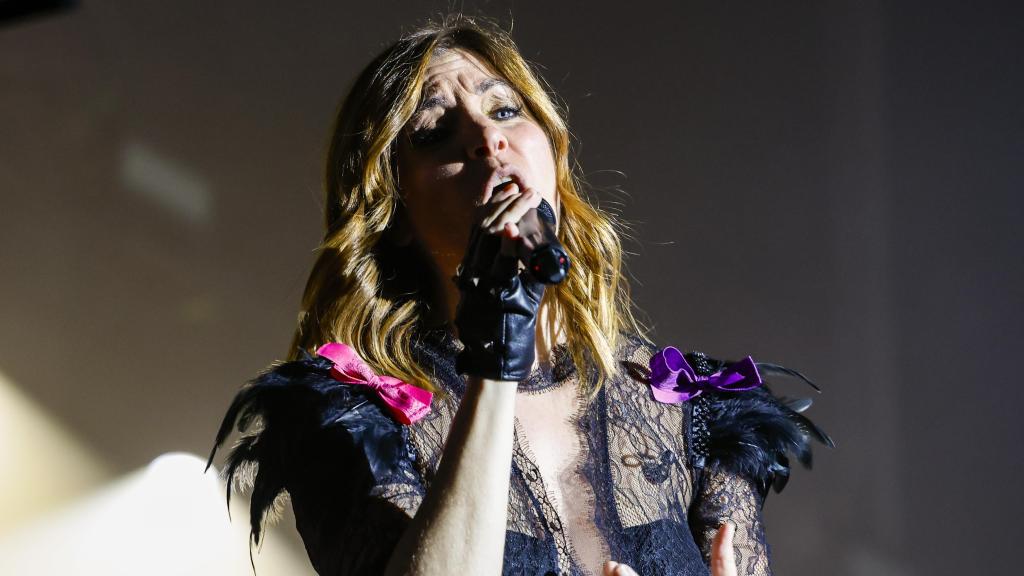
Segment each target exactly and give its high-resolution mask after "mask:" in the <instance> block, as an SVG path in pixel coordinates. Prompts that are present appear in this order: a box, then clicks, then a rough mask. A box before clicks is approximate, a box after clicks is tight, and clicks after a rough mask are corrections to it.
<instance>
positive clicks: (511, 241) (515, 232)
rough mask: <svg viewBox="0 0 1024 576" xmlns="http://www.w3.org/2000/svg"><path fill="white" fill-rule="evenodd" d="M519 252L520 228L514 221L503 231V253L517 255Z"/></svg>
mask: <svg viewBox="0 0 1024 576" xmlns="http://www.w3.org/2000/svg"><path fill="white" fill-rule="evenodd" d="M518 253H519V228H518V227H517V226H516V225H515V224H512V223H508V224H506V225H505V229H504V230H502V231H501V254H502V255H504V256H516V255H517V254H518Z"/></svg>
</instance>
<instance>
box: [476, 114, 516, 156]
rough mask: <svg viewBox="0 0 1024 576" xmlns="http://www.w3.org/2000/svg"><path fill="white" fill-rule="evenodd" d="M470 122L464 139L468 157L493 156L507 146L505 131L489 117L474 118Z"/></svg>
mask: <svg viewBox="0 0 1024 576" xmlns="http://www.w3.org/2000/svg"><path fill="white" fill-rule="evenodd" d="M470 124H471V126H470V130H469V132H470V133H469V135H468V137H467V140H466V153H467V154H468V155H469V157H470V158H473V159H479V158H489V157H494V156H497V155H498V154H500V153H501V152H502V151H503V150H505V149H506V148H508V138H507V137H506V136H505V133H504V132H503V131H502V130H501V129H500V128H498V127H497V126H495V125H494V124H493V123H492V122H490V121H489V119H474V120H473V121H472V122H470Z"/></svg>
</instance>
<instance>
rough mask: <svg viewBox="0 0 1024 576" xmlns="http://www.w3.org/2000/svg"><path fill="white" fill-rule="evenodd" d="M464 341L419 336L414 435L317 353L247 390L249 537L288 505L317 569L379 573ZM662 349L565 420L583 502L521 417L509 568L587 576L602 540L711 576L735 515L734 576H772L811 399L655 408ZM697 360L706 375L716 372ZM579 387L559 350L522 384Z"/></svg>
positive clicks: (430, 446)
mask: <svg viewBox="0 0 1024 576" xmlns="http://www.w3.org/2000/svg"><path fill="white" fill-rule="evenodd" d="M460 346H461V345H460V344H459V343H458V341H457V340H455V339H454V338H453V337H452V336H450V335H449V334H447V333H445V332H443V331H432V332H426V333H423V335H422V337H421V338H420V339H419V340H418V342H417V344H416V345H415V347H414V355H415V357H416V359H417V361H418V362H419V363H420V365H421V366H423V367H425V368H426V372H427V373H433V374H434V376H435V378H434V384H435V385H436V386H437V387H438V388H439V389H440V390H442V391H443V392H444V393H443V394H438V395H435V397H434V401H433V403H432V404H431V411H430V413H429V414H428V415H427V416H426V417H425V418H423V419H422V420H419V421H417V422H416V423H414V424H412V425H410V426H404V425H402V424H399V423H398V422H397V421H395V420H394V419H393V418H392V417H391V416H390V415H388V413H387V411H386V410H384V409H382V408H381V406H380V405H379V403H378V402H377V401H376V399H375V397H374V396H373V394H372V393H370V392H368V390H367V388H366V387H363V386H351V385H347V384H341V383H339V382H337V381H335V380H334V379H333V378H331V376H330V374H329V372H330V368H331V366H332V364H331V362H330V361H328V360H326V359H325V358H321V357H313V356H310V357H307V358H304V359H302V360H298V361H294V362H289V363H284V364H278V365H275V366H273V367H271V368H270V369H268V371H266V372H264V373H263V374H262V375H261V376H260V377H258V378H257V379H255V380H254V381H252V382H251V383H250V384H249V385H247V386H246V387H245V388H243V389H242V391H240V392H239V394H238V396H236V398H235V401H234V403H233V404H232V406H231V408H230V409H229V411H228V414H227V415H226V416H225V419H224V422H223V425H222V427H221V430H220V433H219V434H218V438H217V446H219V445H220V444H221V443H222V442H223V441H224V440H225V439H226V437H227V436H228V434H229V433H230V432H231V429H232V428H233V427H235V426H236V424H237V427H238V428H239V430H241V431H243V432H248V434H247V435H246V436H244V437H243V438H242V439H241V440H240V441H239V443H238V444H237V445H236V446H235V448H234V449H233V450H232V452H231V455H230V456H229V458H228V462H227V465H226V468H225V470H224V473H225V475H226V476H227V477H228V478H229V480H231V481H229V488H228V490H229V497H230V492H231V490H232V487H234V489H235V490H236V491H248V490H251V492H252V495H251V507H250V509H251V518H250V521H251V525H252V531H253V541H254V542H255V543H258V542H259V537H260V533H261V530H262V527H263V523H264V520H265V517H266V513H267V512H268V510H270V509H272V508H274V507H275V506H281V505H283V501H282V500H283V499H284V498H287V497H290V500H291V506H292V508H293V511H294V514H295V518H296V527H297V529H298V531H299V534H300V535H301V537H302V540H303V542H304V543H305V546H306V550H307V552H308V554H309V558H310V561H311V562H312V564H313V566H314V568H315V569H316V571H317V573H319V574H321V575H342V574H380V573H383V571H384V566H385V565H386V563H387V560H388V557H389V555H390V553H391V550H392V549H393V547H394V545H395V544H396V542H397V541H398V539H399V538H400V537H401V535H402V532H403V529H404V527H405V526H406V524H407V523H408V522H409V520H410V518H411V517H412V516H413V515H415V513H416V510H417V509H418V507H419V505H420V503H421V501H422V500H423V497H424V495H425V494H426V492H427V491H428V490H429V488H430V485H431V482H432V480H433V478H434V474H435V472H436V470H437V466H438V462H439V460H440V456H441V454H442V450H443V447H444V443H445V440H446V438H447V434H448V430H449V428H450V427H451V423H452V419H453V417H454V415H455V412H456V409H457V408H458V405H459V401H460V399H461V398H462V396H463V394H464V392H465V380H464V378H463V377H460V376H458V375H457V374H456V373H455V356H456V354H457V353H458V351H459V349H460ZM656 350H657V349H656V348H655V347H654V346H653V345H652V344H650V343H648V342H645V341H643V340H641V339H639V338H636V337H627V338H625V339H624V342H623V344H622V346H621V348H620V354H619V358H620V359H621V361H622V366H623V370H622V371H621V375H620V376H619V377H618V378H615V379H613V380H611V381H609V382H608V383H607V384H606V385H605V386H604V387H603V388H602V389H601V390H600V392H599V393H598V395H597V396H596V398H595V399H594V400H593V401H591V402H589V403H588V402H586V401H585V400H584V398H583V397H582V396H580V401H579V410H578V412H577V413H576V414H575V415H573V416H572V417H571V422H572V425H573V427H574V428H575V430H576V432H577V433H578V435H579V446H580V450H579V452H578V455H577V456H575V463H574V466H573V467H572V470H573V473H572V474H569V476H570V477H569V478H567V479H566V478H560V481H564V482H565V483H566V486H567V487H568V488H572V487H575V488H576V490H574V491H572V492H570V493H572V494H580V493H582V494H584V496H585V497H582V498H572V502H571V503H568V505H567V506H564V507H562V506H559V503H558V502H557V501H556V499H555V498H554V497H553V493H554V492H553V491H552V490H550V488H551V487H550V486H545V481H544V478H543V477H542V474H541V472H540V469H539V468H538V466H537V463H536V461H535V459H534V458H532V454H531V452H530V450H529V448H528V447H527V446H526V442H525V441H524V439H523V428H522V427H521V423H520V422H519V421H518V420H517V422H516V434H515V446H514V452H513V461H512V471H511V488H510V494H509V510H508V511H509V514H508V528H507V531H506V541H505V556H504V558H505V560H504V570H503V573H504V574H506V575H531V576H532V575H546V574H560V575H561V574H566V575H576V574H590V573H591V572H590V571H588V570H587V569H586V568H585V567H584V563H583V562H582V561H581V559H582V556H581V555H580V553H579V549H580V546H581V545H583V544H584V543H587V544H586V545H587V546H590V547H591V550H593V544H592V543H593V542H599V543H600V545H601V551H600V552H601V555H602V557H603V558H604V559H612V560H616V561H618V562H623V563H626V564H629V565H630V566H632V567H633V568H634V569H635V570H636V571H637V572H638V573H639V574H641V575H645V576H646V575H697V574H708V573H709V572H708V567H707V566H708V561H709V553H710V545H711V541H712V538H713V536H714V533H715V531H716V530H717V528H718V526H719V525H720V524H721V523H722V522H724V521H726V520H729V521H731V522H732V523H733V524H734V525H735V526H736V528H737V530H736V532H735V537H734V546H735V552H736V558H737V564H738V568H739V570H738V573H739V574H756V575H767V574H771V566H770V554H769V548H768V545H767V542H766V541H765V534H764V527H763V524H762V521H761V509H762V507H763V505H764V499H765V496H766V495H767V492H768V488H769V487H771V486H773V485H774V487H775V488H776V490H781V487H782V486H783V485H784V483H785V479H786V477H787V476H788V471H789V468H788V460H787V454H795V455H796V456H797V457H798V458H799V459H800V460H801V461H802V462H804V463H805V464H809V463H810V451H809V448H808V445H809V442H808V440H809V439H810V438H817V439H819V440H821V441H823V442H825V443H827V444H831V441H830V440H829V439H828V437H827V436H826V435H824V433H822V432H821V431H820V430H818V429H817V428H816V427H815V426H814V425H813V424H811V423H810V421H808V420H807V419H806V418H804V417H803V416H802V415H800V414H798V411H800V410H802V409H803V408H805V407H806V405H807V404H808V402H807V401H790V402H787V401H784V400H781V399H778V398H776V397H775V396H773V395H772V394H771V392H770V391H769V390H768V388H767V386H761V387H759V388H756V389H754V390H748V391H744V392H732V393H727V392H708V393H705V394H703V395H701V396H699V397H698V398H695V399H693V400H691V401H688V402H684V403H681V404H663V403H660V402H657V401H655V400H654V399H653V398H652V395H651V391H650V386H649V385H648V375H649V373H648V372H647V366H648V363H649V361H650V358H651V356H652V355H653V354H654V353H655V352H656ZM688 358H690V359H691V360H692V361H693V363H695V364H697V365H701V364H704V365H706V366H705V367H704V369H705V370H707V371H709V372H710V371H711V370H714V369H715V368H717V367H720V366H721V364H720V363H716V362H715V361H713V360H709V359H706V358H704V357H702V356H699V355H688ZM764 366H767V367H769V368H771V366H770V365H764ZM776 368H777V367H776ZM576 379H577V372H576V370H574V368H573V366H572V362H571V360H570V358H569V355H568V354H567V352H566V350H565V349H564V348H561V347H556V349H555V351H554V354H553V355H552V362H551V364H550V365H542V366H541V367H539V368H538V369H535V371H534V372H533V374H531V376H530V378H529V379H528V381H527V382H525V383H524V384H522V385H521V387H520V389H521V390H525V391H526V392H527V393H536V394H545V393H548V392H549V391H550V389H552V388H556V387H557V388H561V387H565V386H575V385H577V384H578V382H577V380H576ZM794 408H795V410H794ZM236 421H237V422H236ZM214 451H216V446H215V448H214ZM210 459H211V462H212V460H213V454H211V456H210ZM567 499H568V498H567ZM592 556H593V554H591V557H592ZM590 565H591V566H593V562H591V563H590Z"/></svg>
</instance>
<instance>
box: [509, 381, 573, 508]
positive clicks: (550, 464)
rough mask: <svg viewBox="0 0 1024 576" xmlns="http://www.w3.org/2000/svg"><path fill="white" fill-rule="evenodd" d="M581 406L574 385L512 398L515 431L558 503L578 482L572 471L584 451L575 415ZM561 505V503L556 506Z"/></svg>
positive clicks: (562, 500)
mask: <svg viewBox="0 0 1024 576" xmlns="http://www.w3.org/2000/svg"><path fill="white" fill-rule="evenodd" d="M581 407H582V404H581V399H580V398H579V397H578V394H577V391H576V388H575V387H574V386H564V387H562V388H559V389H556V390H552V391H550V392H547V393H544V394H519V395H518V396H517V397H516V420H517V423H516V434H517V437H518V438H517V439H518V441H519V444H520V446H521V447H522V448H523V449H524V451H525V452H527V454H529V456H530V459H531V460H532V461H533V463H534V464H535V465H536V466H537V468H538V469H539V471H540V474H541V477H542V479H543V482H544V485H545V487H546V488H547V490H548V491H549V492H551V493H552V494H553V495H554V496H555V498H556V500H557V501H558V502H559V503H562V502H564V501H565V499H564V498H563V497H562V496H563V494H564V493H565V492H566V491H567V490H573V489H575V488H576V487H577V486H576V485H577V484H579V482H580V477H579V475H578V474H577V473H576V472H577V468H578V466H579V463H580V459H581V457H582V455H583V450H584V445H583V442H584V438H583V437H582V436H581V434H580V433H579V428H578V425H577V422H576V421H577V418H578V416H579V411H580V409H581ZM559 507H560V508H561V506H559Z"/></svg>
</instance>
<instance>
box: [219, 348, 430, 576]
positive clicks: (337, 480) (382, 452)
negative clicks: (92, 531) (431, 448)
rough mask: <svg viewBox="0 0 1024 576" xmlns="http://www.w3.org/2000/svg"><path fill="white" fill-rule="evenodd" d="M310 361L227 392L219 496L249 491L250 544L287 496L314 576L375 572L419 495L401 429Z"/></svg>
mask: <svg viewBox="0 0 1024 576" xmlns="http://www.w3.org/2000/svg"><path fill="white" fill-rule="evenodd" d="M331 366H332V364H331V362H330V361H328V360H326V359H324V358H319V357H316V358H314V357H310V356H306V357H304V358H303V359H300V360H296V361H293V362H287V363H283V364H279V365H275V366H272V367H271V368H270V369H268V370H267V371H265V372H264V373H263V374H261V375H260V376H259V377H257V378H256V379H255V380H253V381H252V382H250V383H249V384H248V385H247V386H246V387H244V388H243V389H242V390H241V391H239V393H238V394H237V395H236V396H235V399H234V401H233V402H232V404H231V406H230V408H229V409H228V411H227V414H226V415H225V417H224V421H223V422H222V424H221V428H220V430H219V432H218V434H217V439H216V443H215V445H214V448H213V452H211V454H210V460H209V462H210V463H212V462H213V458H214V455H215V453H216V451H217V448H218V447H219V446H220V445H221V444H222V443H223V442H224V441H225V440H226V439H227V437H228V435H229V434H230V432H231V430H232V428H234V427H236V426H237V428H238V430H239V432H242V433H244V435H243V436H242V438H241V439H240V440H239V441H238V442H237V444H236V445H235V447H234V448H233V449H232V450H231V453H230V455H229V456H228V458H227V462H226V464H225V468H224V476H225V478H226V479H227V480H228V494H227V496H228V499H229V500H230V497H231V494H232V492H236V493H238V492H249V493H250V507H249V508H250V519H249V521H250V526H251V531H252V539H251V544H256V545H258V544H259V541H260V535H261V533H262V531H263V528H264V524H265V523H266V522H267V520H268V519H269V520H271V521H272V520H273V519H274V516H275V512H276V511H277V510H279V509H280V508H281V507H282V506H284V505H285V503H286V501H287V500H288V499H289V498H290V500H291V505H292V509H293V511H294V513H295V520H296V528H297V529H298V531H299V534H300V535H301V537H302V540H303V543H304V544H305V547H306V552H307V553H308V555H309V559H310V562H311V563H312V565H313V567H314V568H315V569H316V571H317V573H318V574H321V575H324V576H326V575H331V576H335V575H345V574H375V573H381V572H383V571H384V567H385V565H386V563H387V561H388V559H389V557H390V554H391V551H392V550H393V548H394V545H395V544H396V543H397V541H398V539H399V538H400V537H401V535H402V532H403V531H404V529H405V526H406V524H407V523H408V521H409V519H410V518H411V517H412V516H413V515H414V514H415V512H416V510H417V508H418V507H419V504H420V502H421V500H422V496H423V492H424V490H423V487H422V483H421V482H420V478H419V476H418V474H417V473H416V472H415V466H414V461H415V452H414V451H413V448H412V444H411V443H410V442H409V434H408V429H407V428H406V427H404V426H402V425H400V424H398V423H397V422H395V421H394V420H393V419H392V418H391V417H390V416H388V415H387V414H386V413H385V412H384V411H383V410H382V409H381V408H380V407H379V406H378V405H377V403H376V402H375V401H374V399H373V397H372V396H371V395H370V394H368V393H367V392H366V391H365V389H364V387H357V386H351V385H347V384H342V383H339V382H337V381H336V380H334V379H333V378H332V377H331V376H330V369H331Z"/></svg>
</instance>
